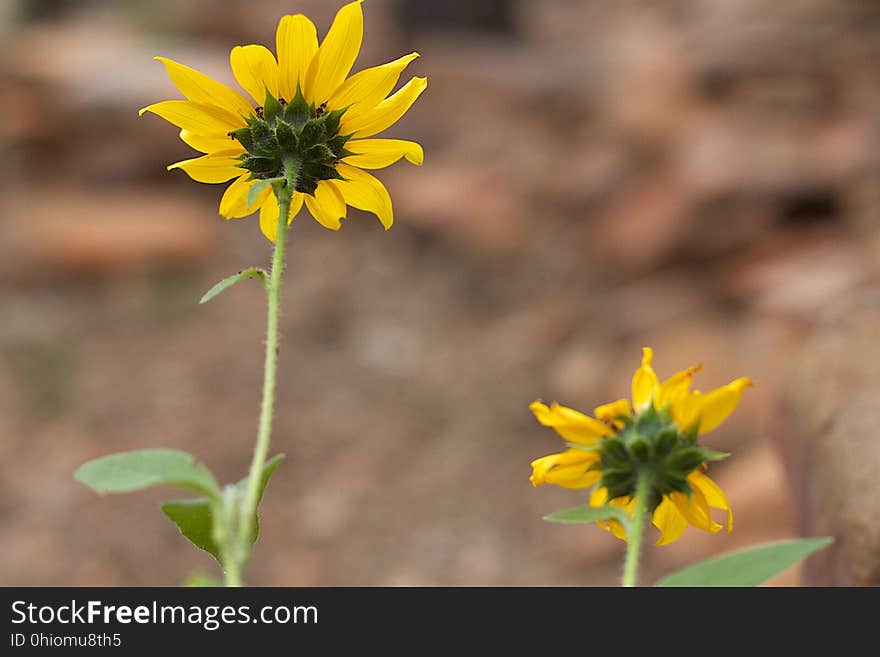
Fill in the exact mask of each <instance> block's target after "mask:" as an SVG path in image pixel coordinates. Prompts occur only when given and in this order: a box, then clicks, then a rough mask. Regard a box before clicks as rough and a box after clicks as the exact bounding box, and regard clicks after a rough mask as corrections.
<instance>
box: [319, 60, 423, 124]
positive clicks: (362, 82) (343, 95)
mask: <svg viewBox="0 0 880 657" xmlns="http://www.w3.org/2000/svg"><path fill="white" fill-rule="evenodd" d="M418 56H419V53H417V52H411V53H410V54H408V55H404V56H403V57H398V58H397V59H395V60H394V61H393V62H388V63H387V64H382V65H381V66H373V67H372V68H366V69H364V70H363V71H360V72H359V73H355V74H354V75H352V76H351V77H350V78H348V80H346V81H345V82H343V83H342V86H341V87H339V89H337V90H336V93H334V94H333V96H331V97H330V100H328V101H327V106H328V107H329V108H330V109H345V110H346V112H345V114H346V116H347V117H348V118H349V119H353V118H354V117H356V116H358V115H360V114H363V113H364V112H368V111H370V110H371V109H373V108H374V107H375V106H376V105H378V104H379V103H381V102H382V101H383V100H385V97H386V96H387V95H388V94H390V93H391V91H392V89H394V87H395V86H396V85H397V81H398V80H399V79H400V74H401V73H403V71H404V69H405V68H406V67H407V66H408V65H409V63H410V62H411V61H413V60H414V59H416V58H417V57H418Z"/></svg>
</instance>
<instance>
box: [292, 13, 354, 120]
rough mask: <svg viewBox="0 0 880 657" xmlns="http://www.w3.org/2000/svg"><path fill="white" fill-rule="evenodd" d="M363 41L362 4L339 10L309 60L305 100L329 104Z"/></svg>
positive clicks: (346, 74)
mask: <svg viewBox="0 0 880 657" xmlns="http://www.w3.org/2000/svg"><path fill="white" fill-rule="evenodd" d="M363 38H364V12H363V10H362V9H361V0H357V1H356V2H350V3H349V4H347V5H345V6H344V7H342V8H341V9H340V10H339V11H338V12H337V14H336V18H334V19H333V24H332V25H331V26H330V30H329V31H328V32H327V36H325V37H324V40H323V41H322V42H321V47H320V48H318V52H317V53H316V54H315V57H314V58H313V59H312V63H311V64H310V65H309V70H308V73H307V75H306V84H305V90H304V93H305V94H306V100H310V101H312V102H314V103H315V105H320V104H321V103H324V102H327V101H328V100H330V97H331V96H332V95H333V92H335V91H336V90H337V89H338V88H339V85H341V84H342V83H343V82H344V81H345V78H346V77H347V76H348V74H349V72H350V71H351V67H352V66H354V60H356V59H357V56H358V53H359V52H360V49H361V42H362V41H363Z"/></svg>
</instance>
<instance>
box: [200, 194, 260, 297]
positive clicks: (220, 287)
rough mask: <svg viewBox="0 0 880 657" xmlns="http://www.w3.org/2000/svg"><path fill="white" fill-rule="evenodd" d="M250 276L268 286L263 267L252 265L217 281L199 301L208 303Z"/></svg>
mask: <svg viewBox="0 0 880 657" xmlns="http://www.w3.org/2000/svg"><path fill="white" fill-rule="evenodd" d="M265 182H269V181H265ZM257 184H259V183H257ZM254 186H255V187H256V185H254ZM249 278H259V279H260V280H261V281H262V283H263V287H265V286H266V272H265V271H263V270H262V269H260V268H259V267H251V268H250V269H245V270H244V271H240V272H238V273H237V274H233V275H232V276H229V277H227V278H224V279H223V280H222V281H220V282H219V283H217V285H215V286H214V287H212V288H211V289H210V290H208V291H207V292H205V295H204V296H203V297H202V298H201V299H199V303H206V302H208V301H210V300H211V299H213V298H214V297H216V296H217V295H218V294H220V293H221V292H223V291H224V290H226V289H227V288H230V287H232V286H233V285H235V284H236V283H238V282H239V281H246V280H247V279H249Z"/></svg>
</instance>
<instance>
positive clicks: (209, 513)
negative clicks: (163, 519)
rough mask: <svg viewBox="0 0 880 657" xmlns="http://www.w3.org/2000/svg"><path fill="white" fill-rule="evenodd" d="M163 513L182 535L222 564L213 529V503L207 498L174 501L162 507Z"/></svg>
mask: <svg viewBox="0 0 880 657" xmlns="http://www.w3.org/2000/svg"><path fill="white" fill-rule="evenodd" d="M162 513H164V514H165V515H166V516H168V519H169V520H171V522H173V523H174V524H175V525H177V528H178V529H179V530H180V533H181V534H183V535H184V536H186V537H187V538H188V539H189V540H190V541H191V542H192V544H193V545H195V546H196V547H198V548H201V549H202V550H204V551H205V552H210V553H211V554H212V555H214V558H215V559H216V560H217V561H218V562H220V548H219V547H217V544H216V543H215V542H214V538H213V536H212V527H213V525H214V512H213V510H212V509H211V503H210V502H209V501H208V499H207V498H205V497H198V498H196V499H194V500H174V501H173V502H165V504H163V505H162Z"/></svg>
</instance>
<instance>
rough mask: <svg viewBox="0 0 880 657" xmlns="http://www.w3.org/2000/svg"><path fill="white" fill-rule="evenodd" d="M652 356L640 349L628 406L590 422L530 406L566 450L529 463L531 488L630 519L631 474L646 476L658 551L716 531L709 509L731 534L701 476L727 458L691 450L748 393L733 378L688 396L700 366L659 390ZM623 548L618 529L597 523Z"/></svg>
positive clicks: (554, 408)
mask: <svg viewBox="0 0 880 657" xmlns="http://www.w3.org/2000/svg"><path fill="white" fill-rule="evenodd" d="M653 357H654V353H653V351H652V350H651V349H650V348H649V347H645V348H644V349H643V355H642V364H641V366H640V367H639V368H638V369H637V370H636V372H635V374H634V375H633V380H632V403H630V401H629V400H627V399H618V400H617V401H614V402H611V403H610V404H605V405H603V406H599V407H598V408H596V409H595V411H594V415H595V417H589V416H587V415H584V414H583V413H581V412H579V411H576V410H574V409H572V408H567V407H565V406H560V405H559V404H557V403H556V402H553V403H552V404H551V405H550V406H547V405H546V404H543V403H541V402H540V401H535V402H533V403H532V405H531V406H530V408H531V410H532V412H533V413H534V414H535V417H536V418H537V420H538V422H540V423H541V424H543V425H545V426H548V427H552V428H553V429H555V430H556V432H557V433H558V434H559V435H560V436H561V437H562V438H564V439H565V440H566V441H567V442H568V444H569V449H567V450H565V451H564V452H561V453H559V454H551V455H550V456H544V457H542V458H539V459H537V460H535V461H533V462H532V476H531V482H532V485H534V486H541V485H543V484H555V485H557V486H562V487H563V488H573V489H580V488H590V487H593V491H592V493H591V495H590V504H591V505H593V506H601V505H604V504H612V505H614V506H618V507H621V508H623V509H625V510H627V511H628V512H629V513H630V514H631V513H632V510H633V507H634V505H635V500H634V498H633V495H634V493H635V485H636V479H637V476H638V473H639V472H640V471H645V470H647V471H648V472H650V474H651V481H652V488H651V491H650V495H649V505H648V508H649V510H650V511H652V512H653V523H654V525H655V526H656V527H657V528H658V529H659V530H660V532H661V536H660V539H659V541H658V542H657V544H658V545H663V544H666V543H671V542H672V541H674V540H676V539H678V538H679V537H680V536H681V535H682V533H683V532H684V530H685V529H686V528H687V526H688V525H693V526H695V527H698V528H700V529H703V530H705V531H709V532H717V531H719V530H720V529H721V528H722V526H721V525H720V524H719V523H717V522H715V521H714V520H713V519H712V515H711V512H710V509H711V508H715V509H721V510H724V511H726V512H727V522H726V526H727V531H731V530H732V529H733V514H732V512H731V510H730V504H729V503H728V502H727V498H726V497H725V496H724V493H723V492H722V490H721V489H720V488H719V487H718V485H717V484H716V483H715V482H714V481H712V480H711V479H710V478H709V477H708V476H706V475H705V474H704V470H705V469H706V464H707V463H708V462H709V461H714V460H718V459H720V458H724V457H725V456H726V454H721V453H719V452H713V451H711V450H708V449H705V448H703V447H700V446H698V445H697V437H698V436H699V435H700V434H703V433H706V432H708V431H711V430H712V429H714V428H715V427H717V426H718V425H719V424H721V423H722V422H723V421H724V420H725V419H726V418H727V417H728V416H729V415H730V414H731V413H732V412H733V410H734V409H735V408H736V406H737V404H739V401H740V398H741V397H742V392H743V390H744V389H745V388H747V387H749V386H751V385H752V382H751V381H750V380H749V379H747V378H740V379H736V380H735V381H732V382H731V383H728V384H727V385H726V386H722V387H720V388H717V389H715V390H713V391H711V392H708V393H705V394H704V393H701V392H699V391H697V390H691V389H690V386H691V380H692V379H693V376H694V374H695V373H696V372H698V371H699V370H700V366H699V365H697V366H695V367H690V368H688V369H686V370H682V371H680V372H677V373H676V374H673V375H672V376H671V377H669V378H668V379H666V380H665V381H663V382H662V383H661V382H660V380H659V379H658V378H657V375H656V374H655V373H654V370H653V368H652V367H651V361H652V360H653ZM599 524H600V525H601V526H602V527H603V528H605V529H607V530H609V531H611V532H613V533H614V535H615V536H617V537H618V538H621V539H623V540H626V533H625V531H624V529H623V527H622V526H621V524H620V523H618V522H616V521H614V520H610V521H608V522H604V521H603V522H600V523H599Z"/></svg>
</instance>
